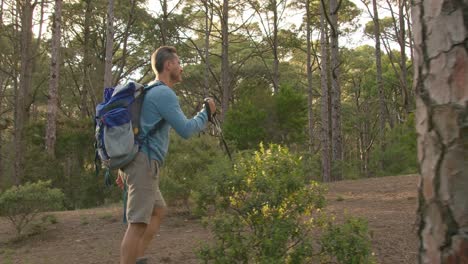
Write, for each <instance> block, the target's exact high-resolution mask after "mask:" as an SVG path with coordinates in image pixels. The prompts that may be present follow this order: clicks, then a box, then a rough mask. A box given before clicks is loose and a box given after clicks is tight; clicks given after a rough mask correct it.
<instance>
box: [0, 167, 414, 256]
mask: <svg viewBox="0 0 468 264" xmlns="http://www.w3.org/2000/svg"><path fill="white" fill-rule="evenodd" d="M417 183H418V177H417V176H416V175H411V176H395V177H384V178H373V179H365V180H356V181H342V182H338V183H333V184H331V185H330V186H329V194H328V199H329V202H328V206H327V210H328V211H329V212H332V213H334V214H336V215H337V217H338V218H340V217H342V216H343V215H346V214H347V215H352V216H360V217H364V218H366V219H367V220H368V221H369V227H370V230H371V233H372V241H373V250H374V253H375V254H376V256H377V259H378V263H383V264H384V263H385V264H396V263H403V264H404V263H411V264H412V263H416V255H417V244H418V241H417V236H416V232H417V227H416V226H415V219H416V209H417ZM53 214H54V215H55V216H56V217H57V220H58V223H56V224H53V225H50V226H48V227H47V230H46V231H44V232H42V233H40V234H38V235H34V236H31V237H29V238H27V239H24V240H22V241H19V242H14V240H13V238H14V229H13V228H12V226H11V225H10V224H9V222H8V221H7V219H6V218H0V264H12V263H20V264H46V263H47V264H55V263H66V264H75V263H76V264H78V263H80V264H82V263H84V264H88V263H118V257H119V246H120V240H121V239H122V236H123V234H124V232H125V228H126V226H125V225H124V224H123V223H122V208H121V206H120V205H115V206H112V207H109V208H96V209H90V210H77V211H67V212H56V213H53ZM209 240H210V234H209V232H208V231H207V230H205V229H204V228H203V227H202V225H201V224H200V220H196V219H190V218H188V217H187V216H186V215H184V214H180V213H177V212H174V211H172V212H170V213H169V215H168V217H167V218H166V219H165V222H164V223H163V225H162V226H161V231H160V233H159V235H158V237H157V239H156V240H154V241H153V242H152V244H151V245H150V247H149V249H148V256H149V258H150V263H183V264H190V263H199V262H198V261H197V256H196V254H195V253H194V250H195V249H197V248H198V247H199V246H200V245H201V243H203V242H205V241H209Z"/></svg>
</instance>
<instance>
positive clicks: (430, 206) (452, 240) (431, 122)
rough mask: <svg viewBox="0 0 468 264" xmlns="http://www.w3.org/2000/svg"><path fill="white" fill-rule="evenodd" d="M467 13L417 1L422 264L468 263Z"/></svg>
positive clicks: (462, 7) (447, 0) (451, 5)
mask: <svg viewBox="0 0 468 264" xmlns="http://www.w3.org/2000/svg"><path fill="white" fill-rule="evenodd" d="M467 9H468V4H467V2H466V1H464V2H463V1H451V0H442V1H424V0H413V15H412V18H413V34H414V47H415V50H414V59H415V63H414V85H415V91H416V104H417V112H416V129H417V133H418V158H419V163H420V173H421V182H420V186H419V210H418V214H419V232H418V233H419V238H420V246H419V263H431V264H434V263H468V233H467V230H468V192H467V191H466V190H468V158H467V157H468V83H467V78H468V77H467V76H468V56H467V49H466V40H467V37H468V28H467V17H466V10H467Z"/></svg>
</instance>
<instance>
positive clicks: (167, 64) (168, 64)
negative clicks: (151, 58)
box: [164, 60, 171, 70]
mask: <svg viewBox="0 0 468 264" xmlns="http://www.w3.org/2000/svg"><path fill="white" fill-rule="evenodd" d="M170 65H171V60H166V61H165V62H164V69H166V70H169V67H170Z"/></svg>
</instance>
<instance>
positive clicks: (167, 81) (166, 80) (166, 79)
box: [156, 75, 174, 88]
mask: <svg viewBox="0 0 468 264" xmlns="http://www.w3.org/2000/svg"><path fill="white" fill-rule="evenodd" d="M156 80H157V81H161V82H163V83H164V84H165V85H167V86H169V88H172V86H174V84H173V83H172V82H171V79H170V78H169V76H165V75H158V76H156Z"/></svg>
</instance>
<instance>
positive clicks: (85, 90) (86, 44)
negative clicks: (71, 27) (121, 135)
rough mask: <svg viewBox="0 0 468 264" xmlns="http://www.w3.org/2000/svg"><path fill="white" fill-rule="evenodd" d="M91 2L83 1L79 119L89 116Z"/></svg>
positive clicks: (90, 0) (89, 0)
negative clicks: (84, 9)
mask: <svg viewBox="0 0 468 264" xmlns="http://www.w3.org/2000/svg"><path fill="white" fill-rule="evenodd" d="M92 2H93V1H92V0H85V3H86V11H85V18H84V32H83V39H84V40H83V62H82V64H83V69H82V70H83V79H82V81H81V85H82V89H81V117H82V118H87V117H89V116H90V115H91V113H90V112H89V107H88V97H89V96H88V94H89V91H91V87H89V69H90V67H91V61H90V53H91V51H90V38H91V29H90V27H91V15H92V10H93V7H92V5H91V4H92Z"/></svg>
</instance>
